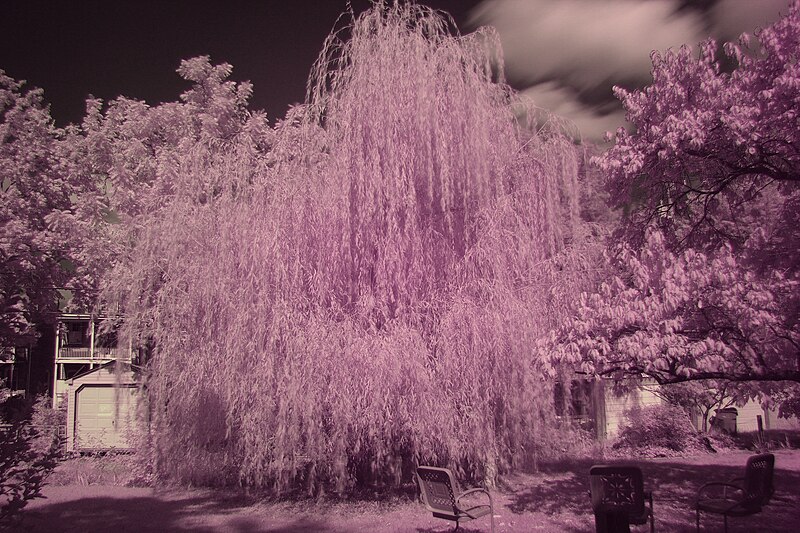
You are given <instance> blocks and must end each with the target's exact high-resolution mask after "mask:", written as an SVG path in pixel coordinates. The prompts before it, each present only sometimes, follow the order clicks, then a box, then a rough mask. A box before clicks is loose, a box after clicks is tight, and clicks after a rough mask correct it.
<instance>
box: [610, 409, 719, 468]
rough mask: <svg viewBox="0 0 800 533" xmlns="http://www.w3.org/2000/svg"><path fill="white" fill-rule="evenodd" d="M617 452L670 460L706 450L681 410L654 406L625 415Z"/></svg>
mask: <svg viewBox="0 0 800 533" xmlns="http://www.w3.org/2000/svg"><path fill="white" fill-rule="evenodd" d="M626 418H627V422H626V423H625V425H624V426H623V427H622V429H621V431H620V434H619V437H618V439H617V442H616V443H615V444H614V446H613V449H614V450H620V451H625V452H627V453H632V454H635V455H643V456H647V457H671V456H675V455H678V454H679V453H680V452H685V451H695V450H701V449H705V446H704V444H703V443H702V441H701V439H700V436H699V434H698V432H697V430H695V429H694V427H692V424H691V422H690V420H689V417H687V416H686V413H685V412H684V411H683V409H681V408H680V407H676V406H673V405H653V406H648V407H642V408H635V409H632V410H631V411H628V412H627V413H626Z"/></svg>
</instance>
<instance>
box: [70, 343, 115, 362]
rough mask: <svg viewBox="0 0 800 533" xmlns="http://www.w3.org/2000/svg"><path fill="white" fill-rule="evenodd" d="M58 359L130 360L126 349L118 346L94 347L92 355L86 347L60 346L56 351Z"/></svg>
mask: <svg viewBox="0 0 800 533" xmlns="http://www.w3.org/2000/svg"><path fill="white" fill-rule="evenodd" d="M58 358H59V359H89V360H97V359H103V360H109V359H120V360H130V352H129V351H128V349H127V348H121V347H119V346H113V347H111V346H95V348H94V353H92V351H91V349H90V348H89V347H88V346H62V347H61V348H60V349H59V350H58Z"/></svg>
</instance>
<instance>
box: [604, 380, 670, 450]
mask: <svg viewBox="0 0 800 533" xmlns="http://www.w3.org/2000/svg"><path fill="white" fill-rule="evenodd" d="M602 383H604V390H605V394H604V395H603V400H604V403H605V437H606V438H613V437H616V436H617V435H618V434H619V430H620V427H621V426H622V425H624V423H625V411H628V410H630V409H633V408H634V407H647V406H650V405H660V404H661V403H663V401H662V400H661V398H659V397H658V396H656V395H655V394H654V393H653V391H652V390H650V389H651V387H652V386H653V383H651V382H650V381H647V380H645V381H643V382H642V383H641V384H640V385H627V386H626V387H625V389H624V390H623V391H622V392H618V391H615V390H614V384H613V381H611V380H604V381H603V382H602ZM598 421H599V417H598ZM601 436H602V435H601Z"/></svg>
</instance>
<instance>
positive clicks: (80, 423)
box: [75, 385, 136, 449]
mask: <svg viewBox="0 0 800 533" xmlns="http://www.w3.org/2000/svg"><path fill="white" fill-rule="evenodd" d="M135 394H136V389H135V388H134V387H118V388H117V387H113V386H107V385H106V386H97V385H84V386H83V387H81V388H80V389H79V390H78V391H76V393H75V407H76V410H75V447H76V448H77V449H99V448H129V447H130V444H129V442H130V437H131V435H130V432H131V430H132V428H133V420H134V409H135V407H136V398H135Z"/></svg>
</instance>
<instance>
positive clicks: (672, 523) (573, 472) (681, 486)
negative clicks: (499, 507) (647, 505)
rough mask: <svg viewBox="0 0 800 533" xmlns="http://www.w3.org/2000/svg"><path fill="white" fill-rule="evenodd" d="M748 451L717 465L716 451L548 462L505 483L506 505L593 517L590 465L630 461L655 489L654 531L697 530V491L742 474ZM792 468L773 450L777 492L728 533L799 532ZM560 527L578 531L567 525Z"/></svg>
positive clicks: (713, 520)
mask: <svg viewBox="0 0 800 533" xmlns="http://www.w3.org/2000/svg"><path fill="white" fill-rule="evenodd" d="M747 455H748V454H740V455H737V456H735V457H734V460H735V461H738V460H740V464H718V463H717V461H719V459H717V458H716V456H714V455H709V456H705V457H703V456H701V457H694V458H691V459H690V460H683V459H606V460H573V461H570V462H561V463H552V464H547V465H543V466H542V467H541V469H540V471H539V472H537V473H534V474H530V475H527V476H518V477H516V478H512V479H511V480H510V481H509V487H508V488H509V490H510V492H509V500H510V502H509V505H508V508H509V510H511V511H512V512H513V513H517V514H523V513H537V512H538V513H544V514H545V515H558V514H563V513H574V514H576V515H578V516H581V515H588V516H591V514H592V509H591V497H590V495H589V468H591V466H592V465H593V464H634V465H637V466H639V467H640V468H641V469H642V474H643V476H644V484H645V490H651V491H652V492H653V500H654V503H653V508H654V513H653V514H654V516H655V520H656V529H659V530H664V531H676V532H683V531H687V532H688V531H695V511H694V502H695V498H696V495H697V489H698V488H700V486H701V485H703V484H704V483H707V482H709V481H729V480H731V479H732V478H735V477H741V476H743V475H744V465H745V462H746V460H747ZM704 462H707V463H708V464H704ZM789 468H795V469H789ZM796 468H797V465H787V467H784V468H782V467H781V456H780V454H779V453H778V454H776V464H775V480H774V486H775V494H774V496H773V498H772V501H771V502H770V504H769V505H767V506H766V507H765V508H764V510H763V511H762V512H761V513H760V514H758V515H754V516H751V517H743V518H733V519H731V520H730V521H729V522H730V524H729V529H730V531H732V532H733V531H764V530H768V531H787V532H788V531H797V524H798V523H800V508H798V506H797V505H796V503H795V502H796V501H797V498H798V495H800V471H798V470H797V469H796ZM526 484H527V486H523V485H526ZM592 522H593V520H592ZM701 524H704V525H705V524H707V527H713V529H715V530H716V529H718V528H721V526H722V518H721V517H719V516H716V515H710V514H706V513H703V515H702V517H701ZM703 529H706V528H705V527H704V528H703ZM564 531H581V530H580V529H570V528H569V526H566V525H565V529H564Z"/></svg>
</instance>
